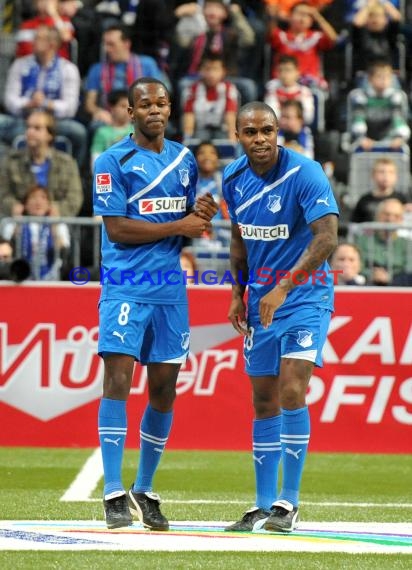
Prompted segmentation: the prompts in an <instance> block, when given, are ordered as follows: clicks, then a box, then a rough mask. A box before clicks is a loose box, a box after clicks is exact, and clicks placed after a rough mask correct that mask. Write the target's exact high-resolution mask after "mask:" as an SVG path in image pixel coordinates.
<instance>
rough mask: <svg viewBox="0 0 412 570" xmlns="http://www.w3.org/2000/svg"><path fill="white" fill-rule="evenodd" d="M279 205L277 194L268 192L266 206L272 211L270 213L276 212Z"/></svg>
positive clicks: (279, 207)
mask: <svg viewBox="0 0 412 570" xmlns="http://www.w3.org/2000/svg"><path fill="white" fill-rule="evenodd" d="M281 207H282V206H281V205H280V196H278V195H277V194H270V195H269V198H268V205H267V208H268V210H270V211H271V212H272V214H276V212H279V210H280V209H281Z"/></svg>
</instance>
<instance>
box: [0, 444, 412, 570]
mask: <svg viewBox="0 0 412 570" xmlns="http://www.w3.org/2000/svg"><path fill="white" fill-rule="evenodd" d="M91 453H92V450H90V449H81V450H80V449H41V448H31V449H28V448H1V449H0V519H6V520H19V519H20V520H23V519H36V520H38V519H44V520H61V519H68V520H70V519H84V520H90V519H99V520H102V507H101V503H100V501H94V502H74V503H70V502H69V503H68V502H61V501H60V498H61V496H62V495H63V494H64V492H65V491H66V490H67V488H68V487H69V486H70V484H71V483H72V482H73V480H74V478H75V477H76V475H77V474H78V473H79V471H80V470H81V468H82V466H83V465H84V463H85V461H86V460H87V458H88V457H89V456H90V454H91ZM136 463H137V453H136V452H133V451H130V450H127V451H126V453H125V458H124V471H123V480H124V484H125V486H126V487H128V486H129V485H130V483H131V482H132V480H133V479H134V475H135V469H136ZM411 482H412V458H411V456H408V455H367V454H365V455H358V454H326V453H322V454H321V453H312V454H309V456H308V459H307V463H306V469H305V474H304V479H303V483H302V491H301V500H302V506H301V509H300V511H301V518H302V520H303V521H305V520H306V521H365V522H367V521H370V522H408V521H411V517H412V508H411V499H412V493H411V488H412V487H411ZM155 490H156V491H157V492H159V493H160V494H161V495H162V498H163V499H164V501H165V503H164V505H163V511H164V513H165V515H166V516H167V517H168V518H169V519H171V520H221V521H231V520H235V519H237V518H238V517H239V516H240V515H241V513H242V511H243V510H244V509H246V508H248V507H250V506H252V505H253V501H254V482H253V465H252V460H251V455H250V454H249V453H243V452H205V451H166V453H165V454H164V456H163V458H162V462H161V465H160V468H159V471H158V473H157V476H156V480H155ZM101 493H102V486H101V482H100V484H99V485H98V487H97V488H96V490H95V492H94V494H93V498H96V499H97V498H100V497H101ZM189 500H205V501H210V502H208V503H203V504H193V503H192V504H188V503H185V502H173V501H189ZM213 501H216V502H213ZM239 501H240V502H241V504H239V503H238V502H239ZM333 503H347V505H345V506H342V505H341V506H336V505H333ZM359 503H373V504H376V503H378V505H374V506H370V507H366V506H362V505H359ZM268 565H270V567H271V568H279V569H282V570H283V569H289V568H290V569H295V570H301V569H302V570H303V569H304V570H306V569H308V568H316V569H317V570H322V569H329V568H330V569H335V568H336V569H346V568H347V569H348V570H349V569H350V570H352V569H362V570H363V569H369V568H370V569H372V568H373V569H374V570H376V569H380V568H382V569H383V568H385V570H389V569H391V568H405V569H406V568H412V556H407V555H376V554H367V555H349V554H339V553H313V554H312V553H293V552H291V553H284V552H282V553H256V554H255V553H236V552H233V553H232V552H227V553H226V552H216V553H213V552H161V553H160V552H153V553H152V552H145V553H141V552H130V553H127V552H113V553H112V552H98V551H86V552H50V551H48V552H38V551H18V552H16V551H2V552H0V568H2V569H4V570H9V569H13V570H20V569H26V568H27V569H29V568H30V569H33V568H42V569H43V568H44V569H48V568H56V569H57V568H58V569H66V568H67V569H70V568H73V569H76V570H81V569H83V568H84V569H86V568H87V569H88V570H94V568H96V569H97V568H99V569H102V570H105V569H106V568H107V569H112V568H115V569H116V570H118V569H119V568H122V566H124V567H125V568H139V569H142V570H146V569H163V568H164V569H172V570H174V569H182V570H186V569H192V568H199V569H212V568H213V569H228V570H230V569H236V570H242V569H248V570H254V569H255V568H256V569H258V568H259V569H260V568H263V567H265V566H268Z"/></svg>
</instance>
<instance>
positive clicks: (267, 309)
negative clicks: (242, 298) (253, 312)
mask: <svg viewBox="0 0 412 570" xmlns="http://www.w3.org/2000/svg"><path fill="white" fill-rule="evenodd" d="M285 299H286V291H285V290H284V289H282V288H281V287H278V286H277V287H275V288H274V289H272V290H271V291H269V293H266V295H264V296H263V297H262V298H261V300H260V302H259V316H260V322H261V323H262V326H263V328H265V329H267V328H268V327H269V326H270V325H271V324H272V320H273V315H274V313H275V311H276V309H278V308H279V307H280V306H281V305H282V304H283V303H284V302H285Z"/></svg>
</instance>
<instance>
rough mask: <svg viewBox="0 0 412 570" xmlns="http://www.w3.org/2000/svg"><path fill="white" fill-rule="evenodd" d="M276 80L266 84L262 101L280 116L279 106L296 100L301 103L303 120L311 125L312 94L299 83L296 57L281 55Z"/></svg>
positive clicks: (312, 113)
mask: <svg viewBox="0 0 412 570" xmlns="http://www.w3.org/2000/svg"><path fill="white" fill-rule="evenodd" d="M276 75H277V79H272V80H271V81H268V83H266V93H265V98H264V101H265V103H267V104H268V105H269V106H270V107H272V109H273V110H274V111H275V113H276V115H277V116H278V117H279V116H280V106H281V104H282V103H284V102H285V101H290V100H296V101H300V102H301V103H302V107H303V119H304V121H305V124H306V125H309V126H310V125H311V124H312V123H313V120H314V117H315V104H314V99H313V94H312V92H311V90H310V89H309V87H306V86H305V85H300V83H299V77H300V72H299V66H298V61H297V59H296V57H294V56H292V55H283V56H282V57H280V58H279V62H278V65H277V70H276Z"/></svg>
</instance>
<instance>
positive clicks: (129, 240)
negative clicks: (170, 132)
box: [93, 78, 217, 530]
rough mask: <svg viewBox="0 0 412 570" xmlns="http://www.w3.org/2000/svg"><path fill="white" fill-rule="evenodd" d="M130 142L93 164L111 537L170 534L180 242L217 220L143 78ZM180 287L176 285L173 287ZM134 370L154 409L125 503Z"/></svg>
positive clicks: (181, 341)
mask: <svg viewBox="0 0 412 570" xmlns="http://www.w3.org/2000/svg"><path fill="white" fill-rule="evenodd" d="M128 97H129V105H130V107H129V115H130V118H131V121H132V123H133V127H134V128H133V131H134V132H133V134H131V135H129V136H126V137H125V138H124V139H122V140H121V141H119V142H118V143H116V144H115V145H113V146H112V147H111V148H109V149H108V150H106V151H105V152H104V153H103V154H101V155H100V156H99V157H98V158H97V159H96V162H95V173H94V187H93V190H94V192H93V200H94V212H95V214H96V215H100V216H102V217H103V229H102V265H101V276H100V277H101V283H102V292H101V297H100V301H99V317H100V327H99V344H98V352H99V354H100V355H101V356H102V357H103V359H104V381H103V397H102V399H101V402H100V407H99V417H98V431H99V438H100V446H101V451H102V457H103V467H104V501H103V504H104V509H105V516H106V524H107V526H108V528H118V527H123V526H128V525H131V524H132V515H135V516H137V517H138V518H139V520H140V521H141V522H142V523H143V524H144V525H145V526H146V527H148V528H150V529H153V530H168V528H169V523H168V521H167V519H166V517H165V516H164V515H163V514H162V512H161V510H160V498H159V496H158V495H157V494H155V493H153V492H152V480H153V477H154V474H155V471H156V468H157V466H158V464H159V461H160V458H161V455H162V452H163V449H164V447H165V445H166V442H167V439H168V436H169V432H170V428H171V425H172V416H173V411H172V409H173V402H174V399H175V396H176V390H175V388H176V380H177V376H178V373H179V369H180V367H181V365H182V363H183V362H185V360H186V357H187V354H188V349H189V322H188V308H187V297H186V288H185V280H184V279H182V278H180V279H179V276H180V277H181V276H182V274H181V269H180V260H179V259H180V251H181V247H182V241H183V237H184V236H186V237H189V238H195V237H200V236H201V235H202V234H203V232H204V231H205V230H208V229H210V227H211V224H210V219H211V218H212V217H213V215H214V214H215V213H216V212H217V205H216V204H215V202H214V200H213V198H212V196H211V195H210V194H209V195H205V196H203V197H201V198H198V199H197V200H196V202H195V198H194V196H195V191H196V181H197V168H196V162H195V159H194V156H193V155H192V153H191V152H190V151H189V149H187V148H186V147H184V146H182V145H181V144H179V143H175V142H172V141H169V140H167V139H165V138H164V132H165V128H166V125H167V121H168V118H169V115H170V96H169V93H168V91H167V88H166V87H165V85H164V84H163V83H162V82H160V81H158V80H156V79H153V78H141V79H138V80H137V81H135V82H134V83H133V84H132V85H131V86H130V88H129V95H128ZM176 277H177V278H176ZM135 360H139V361H140V362H141V363H142V364H144V365H147V377H148V392H149V402H148V405H147V407H146V410H145V412H144V414H143V417H142V420H141V424H140V461H139V466H138V470H137V474H136V480H135V481H134V483H133V484H132V486H131V487H130V489H129V490H128V492H127V493H126V491H125V489H124V487H123V484H122V479H121V467H122V459H123V449H124V443H125V438H126V432H127V415H126V401H127V398H128V396H129V392H130V386H131V382H132V376H133V367H134V362H135Z"/></svg>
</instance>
